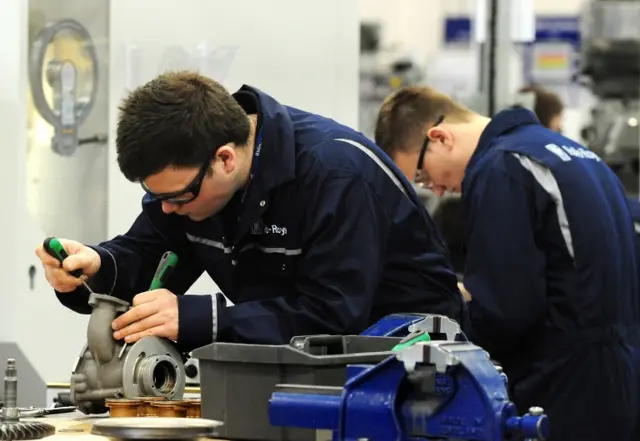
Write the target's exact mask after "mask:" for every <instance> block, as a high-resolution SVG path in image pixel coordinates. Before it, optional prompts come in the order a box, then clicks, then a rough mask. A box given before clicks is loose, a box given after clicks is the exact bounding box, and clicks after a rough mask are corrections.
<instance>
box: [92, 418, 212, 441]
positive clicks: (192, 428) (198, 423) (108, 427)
mask: <svg viewBox="0 0 640 441" xmlns="http://www.w3.org/2000/svg"><path fill="white" fill-rule="evenodd" d="M222 425H223V423H222V422H220V421H214V420H205V419H201V418H160V417H137V418H108V419H104V420H100V421H96V422H95V423H94V424H93V428H92V430H91V433H92V434H93V435H100V436H107V437H111V438H120V439H140V440H154V439H194V438H211V437H214V436H215V435H216V429H217V428H218V427H220V426H222Z"/></svg>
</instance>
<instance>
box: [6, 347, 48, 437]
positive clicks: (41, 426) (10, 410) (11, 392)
mask: <svg viewBox="0 0 640 441" xmlns="http://www.w3.org/2000/svg"><path fill="white" fill-rule="evenodd" d="M0 422H1V424H0V440H3V441H4V440H30V439H40V438H44V437H45V436H50V435H53V434H54V433H55V431H56V429H55V427H53V426H52V425H50V424H46V423H41V422H38V421H20V410H19V409H18V369H17V368H16V361H15V360H14V359H13V358H10V359H9V360H7V368H6V370H5V375H4V406H3V408H2V418H1V421H0Z"/></svg>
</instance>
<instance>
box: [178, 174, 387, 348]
mask: <svg viewBox="0 0 640 441" xmlns="http://www.w3.org/2000/svg"><path fill="white" fill-rule="evenodd" d="M301 185H302V186H303V187H306V188H302V191H301V194H304V196H305V200H307V201H313V203H305V204H304V206H305V207H307V208H305V209H304V219H303V231H304V239H303V256H302V257H301V259H302V260H301V262H300V263H299V266H298V269H297V276H296V277H297V281H296V283H295V287H294V289H292V290H291V291H288V292H283V293H282V295H281V296H279V297H276V298H269V299H265V300H258V301H250V302H246V303H241V304H237V305H234V306H230V307H225V304H224V302H223V301H222V298H221V297H220V296H219V297H218V299H217V301H214V302H213V304H211V303H207V299H206V298H205V297H202V298H197V297H199V296H194V298H189V297H191V296H185V297H184V298H182V299H179V301H180V302H181V305H180V314H181V315H184V316H185V317H186V316H187V315H189V316H191V317H192V318H193V319H194V320H190V322H189V323H188V324H187V323H185V326H189V327H190V328H192V329H186V328H185V329H183V328H182V325H183V323H182V319H181V321H180V326H181V329H180V335H181V338H182V339H183V341H182V343H183V344H184V345H185V346H187V347H189V346H191V347H196V346H198V345H203V344H206V343H207V341H205V340H204V339H198V340H197V341H196V340H195V339H192V338H193V337H195V336H197V335H202V334H203V333H202V332H200V333H198V332H197V331H196V329H195V326H196V322H197V321H198V320H195V319H196V317H197V315H198V314H199V315H200V316H201V318H202V321H205V318H206V319H209V318H211V320H212V321H213V323H214V327H215V328H216V329H215V330H214V334H216V335H214V338H215V339H217V340H220V341H227V342H251V343H266V344H283V343H288V342H289V340H290V339H291V337H293V336H295V335H307V334H318V333H323V334H326V333H330V334H344V333H350V332H359V330H360V329H363V328H364V327H365V326H366V324H367V322H368V320H369V317H370V314H371V310H372V304H373V300H374V295H375V293H376V291H377V287H378V284H379V281H380V277H381V273H382V270H383V260H384V255H385V244H386V243H387V238H388V237H389V227H390V222H389V219H388V217H387V215H386V214H385V212H384V211H383V206H382V204H381V203H380V201H379V200H378V199H377V198H376V195H375V194H374V193H373V191H372V189H370V188H369V186H368V184H367V183H366V182H364V181H363V179H362V178H361V177H360V176H359V175H355V174H353V173H352V172H349V171H335V172H332V173H331V174H330V175H328V176H322V177H317V178H310V179H307V182H306V183H303V184H301ZM255 297H259V295H256V296H255ZM183 332H184V334H183ZM209 335H210V334H209V333H207V336H209ZM190 336H193V337H190ZM185 339H190V341H186V340H185ZM210 341H211V337H209V342H210ZM179 343H180V342H179Z"/></svg>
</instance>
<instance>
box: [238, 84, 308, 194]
mask: <svg viewBox="0 0 640 441" xmlns="http://www.w3.org/2000/svg"><path fill="white" fill-rule="evenodd" d="M246 93H250V94H252V95H253V96H254V97H255V98H256V100H257V106H258V109H257V111H258V125H259V128H258V130H262V148H261V151H260V160H259V161H260V162H259V164H258V169H257V170H256V171H255V172H256V174H255V176H254V180H255V184H256V185H253V186H254V187H255V188H259V189H260V191H261V192H269V190H271V189H273V188H275V187H277V186H279V185H281V184H284V183H286V182H288V181H291V180H293V179H294V178H295V170H296V169H295V159H296V153H295V138H294V130H293V123H292V122H291V118H290V117H289V112H287V109H286V108H285V107H284V106H283V105H282V104H280V103H279V102H277V101H276V100H275V99H274V98H272V97H271V96H269V95H267V94H266V93H264V92H262V91H261V90H259V89H257V88H255V87H251V86H247V85H243V86H242V87H241V88H240V89H239V90H238V91H237V92H236V93H235V94H234V98H236V99H237V97H238V96H239V95H241V94H246ZM239 104H240V105H241V106H243V107H245V105H243V102H242V101H239ZM245 111H250V110H249V109H247V108H246V107H245ZM256 136H257V134H256Z"/></svg>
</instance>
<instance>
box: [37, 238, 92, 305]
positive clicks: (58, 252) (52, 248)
mask: <svg viewBox="0 0 640 441" xmlns="http://www.w3.org/2000/svg"><path fill="white" fill-rule="evenodd" d="M42 246H43V247H44V249H45V251H46V252H47V253H49V255H50V256H52V257H55V258H56V259H58V261H59V262H60V264H62V261H63V260H64V259H66V258H67V257H69V253H67V250H65V249H64V247H63V246H62V244H61V243H60V241H59V240H58V239H57V238H55V237H47V238H46V239H45V240H44V242H43V243H42ZM69 274H71V275H72V276H73V277H76V278H80V277H81V276H82V270H81V269H80V268H78V269H75V270H73V271H69ZM82 284H83V285H84V287H85V288H87V289H88V290H89V292H90V293H93V290H92V289H91V287H90V286H89V285H88V284H87V282H85V281H84V280H83V281H82Z"/></svg>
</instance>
